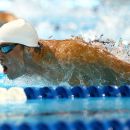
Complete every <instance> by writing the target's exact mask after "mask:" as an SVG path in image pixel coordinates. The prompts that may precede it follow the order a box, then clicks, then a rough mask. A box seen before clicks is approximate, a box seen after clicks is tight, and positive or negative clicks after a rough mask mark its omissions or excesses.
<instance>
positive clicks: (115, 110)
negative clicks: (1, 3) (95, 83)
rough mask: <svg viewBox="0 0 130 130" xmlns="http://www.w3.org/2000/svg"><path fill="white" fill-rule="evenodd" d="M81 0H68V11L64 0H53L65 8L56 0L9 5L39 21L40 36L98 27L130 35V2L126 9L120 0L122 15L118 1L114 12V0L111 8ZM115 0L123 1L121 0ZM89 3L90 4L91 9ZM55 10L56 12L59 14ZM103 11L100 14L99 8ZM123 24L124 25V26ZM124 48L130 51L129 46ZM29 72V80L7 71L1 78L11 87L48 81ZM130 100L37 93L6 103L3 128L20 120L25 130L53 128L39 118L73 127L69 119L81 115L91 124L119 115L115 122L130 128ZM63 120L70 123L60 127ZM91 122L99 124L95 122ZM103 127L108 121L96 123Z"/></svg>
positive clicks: (0, 108) (0, 110) (0, 117)
mask: <svg viewBox="0 0 130 130" xmlns="http://www.w3.org/2000/svg"><path fill="white" fill-rule="evenodd" d="M81 1H82V2H81V3H80V5H78V4H77V3H78V2H79V1H78V0H77V3H73V1H72V0H70V1H69V0H67V2H65V8H64V10H63V12H60V11H61V10H62V7H63V5H62V2H59V1H58V0H55V1H53V4H58V5H59V6H60V7H61V8H60V9H61V10H60V9H59V8H57V7H55V8H54V7H52V6H50V3H51V2H50V1H47V0H45V1H44V2H45V4H41V5H42V6H40V8H38V7H39V5H40V4H39V3H40V2H41V3H42V1H40V2H39V3H37V1H30V2H32V4H30V3H29V4H28V3H26V1H23V0H21V1H18V0H15V5H16V7H18V8H19V9H23V7H25V3H26V7H25V11H23V10H19V12H18V13H19V14H18V13H17V11H16V10H13V9H12V8H11V9H9V11H11V12H13V13H14V14H15V15H16V16H20V17H23V18H26V19H27V20H29V21H31V22H32V24H33V25H35V27H36V29H37V31H38V33H39V36H40V37H43V38H46V39H51V38H57V39H64V38H68V37H71V35H78V34H83V35H85V37H86V36H87V35H88V32H89V31H92V33H94V31H95V30H96V31H97V32H98V31H99V32H101V33H104V32H105V33H104V34H105V35H107V36H108V37H110V38H114V39H116V40H117V39H118V40H119V38H120V37H123V38H126V40H129V37H128V35H127V34H129V19H128V17H129V11H128V10H129V6H126V8H125V9H124V6H122V7H121V4H120V5H119V7H120V12H119V13H118V15H117V7H118V6H114V8H112V10H111V12H112V13H114V15H111V12H110V13H109V11H110V9H111V6H112V5H111V4H112V2H110V6H107V4H106V3H105V5H106V8H105V9H104V8H102V6H103V5H102V2H101V0H92V2H91V5H89V4H86V3H85V4H84V2H83V1H84V0H81ZM36 3H37V4H36ZM115 3H116V4H117V3H118V2H115ZM115 3H114V4H115ZM35 4H36V7H37V8H36V9H37V11H36V10H35V13H34V11H33V9H34V8H33V7H34V6H33V5H35ZM125 5H127V2H126V3H125ZM128 5H129V4H128ZM13 6H14V5H13ZM85 6H87V10H86V7H85ZM29 7H30V9H31V11H30V12H28V11H27V10H28V8H29ZM48 7H50V10H47V11H46V9H48ZM56 8H57V9H56ZM39 9H43V10H42V11H44V14H41V12H40V11H39ZM54 10H55V11H54ZM59 10H60V11H59ZM124 10H125V12H127V13H124ZM45 12H47V13H45ZM52 12H54V13H53V16H52ZM68 12H72V14H73V15H72V14H71V13H69V15H68ZM82 12H85V13H86V16H87V17H86V16H84V15H83V13H82ZM97 12H98V15H97V14H96V13H97ZM95 14H96V15H95ZM115 14H116V15H115ZM41 17H42V18H41ZM108 19H111V20H108ZM82 20H84V21H82ZM120 20H121V22H120ZM41 21H42V22H41ZM110 21H111V23H110ZM109 23H110V24H109ZM117 25H118V26H117ZM124 25H125V26H124ZM101 27H102V28H101ZM42 28H44V29H42ZM118 29H120V32H119V30H118ZM106 30H107V34H106ZM112 32H113V33H112ZM85 33H86V34H85ZM125 34H126V35H125ZM123 51H124V53H125V49H124V50H123ZM119 56H120V55H119ZM123 56H124V55H123V54H122V56H120V57H123ZM25 78H26V77H25ZM25 78H24V80H21V78H20V79H17V80H15V81H10V80H8V79H7V77H6V75H3V74H0V79H1V80H0V85H1V87H6V88H10V87H12V86H19V87H24V88H27V87H30V86H33V87H37V88H39V87H41V85H42V83H40V82H39V81H38V80H37V82H35V83H34V82H33V80H30V79H29V80H25ZM32 82H33V83H32ZM42 86H44V85H42ZM67 87H68V86H67ZM69 87H70V86H69ZM129 102H130V98H129V97H120V96H117V97H88V98H79V99H77V98H69V99H61V98H60V99H59V98H53V99H35V100H28V101H27V102H25V103H7V104H1V103H0V127H1V126H2V127H1V128H0V129H3V130H9V129H15V126H16V127H18V126H20V125H21V124H22V125H21V126H20V128H19V129H21V130H26V129H27V130H29V129H33V130H34V129H38V130H41V129H43V128H44V129H45V130H48V129H47V127H45V125H42V127H37V128H36V127H35V126H36V124H37V123H39V122H42V123H43V122H44V123H45V124H47V126H50V127H52V129H53V130H54V129H57V130H61V129H63V128H64V129H66V130H68V129H69V128H66V125H72V124H73V123H72V122H74V121H76V120H78V121H79V120H80V121H82V123H87V126H89V125H90V124H91V123H92V122H93V121H97V120H98V121H100V123H101V122H104V121H106V122H107V123H106V124H109V123H108V122H109V121H113V119H115V120H116V121H117V122H116V123H115V125H116V126H120V125H122V126H123V124H125V123H126V122H128V123H127V124H128V125H127V126H129V128H127V129H130V125H129V124H130V123H129V119H130V105H129ZM59 121H60V122H61V121H63V122H65V124H64V123H63V122H62V125H61V124H60V123H59V124H60V126H61V127H58V128H57V127H55V125H54V124H56V123H58V122H59ZM25 122H26V123H25ZM89 122H90V124H89ZM113 122H114V121H113ZM67 123H70V124H67ZM71 123H72V124H71ZM7 124H9V125H7ZM77 124H78V123H77ZM97 124H98V123H97ZM98 125H99V124H98ZM90 126H94V125H93V123H92V125H90ZM99 126H100V125H99ZM125 126H126V125H125ZM29 127H30V128H29ZM101 128H102V127H98V128H97V127H96V129H97V130H98V129H101ZM108 128H109V127H108V126H106V128H104V129H108ZM111 128H112V127H111ZM114 128H115V127H113V129H114ZM70 129H73V130H81V129H83V127H81V124H80V127H78V128H70ZM84 129H85V128H84ZM86 129H87V128H86ZM90 129H91V130H92V129H93V130H94V128H92V127H90ZM115 129H123V127H121V126H120V127H118V128H115Z"/></svg>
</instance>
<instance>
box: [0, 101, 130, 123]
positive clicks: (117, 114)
mask: <svg viewBox="0 0 130 130" xmlns="http://www.w3.org/2000/svg"><path fill="white" fill-rule="evenodd" d="M129 102H130V99H129V98H86V99H73V100H71V99H55V100H50V99H46V100H31V101H27V102H26V103H21V104H20V103H19V104H17V103H16V104H3V105H2V104H1V105H0V108H1V109H0V123H3V122H8V123H10V122H15V123H16V124H18V123H22V122H29V123H32V122H38V121H43V122H46V123H54V122H56V121H59V120H63V121H70V122H71V121H74V120H85V121H90V120H93V119H101V120H104V119H113V118H114V119H119V120H121V121H123V120H127V119H129V117H130V105H129ZM50 121H51V122H50Z"/></svg>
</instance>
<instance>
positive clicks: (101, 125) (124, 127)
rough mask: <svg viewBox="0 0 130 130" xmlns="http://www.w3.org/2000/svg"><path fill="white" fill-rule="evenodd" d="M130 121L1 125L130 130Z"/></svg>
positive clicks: (17, 129) (27, 129) (0, 127)
mask: <svg viewBox="0 0 130 130" xmlns="http://www.w3.org/2000/svg"><path fill="white" fill-rule="evenodd" d="M129 129H130V121H129V120H126V121H123V122H122V121H119V120H116V119H111V120H104V121H101V120H97V119H93V120H91V121H83V120H77V121H73V122H66V121H57V122H55V123H45V122H37V123H21V124H19V125H18V124H16V125H14V124H7V123H3V124H0V130H129Z"/></svg>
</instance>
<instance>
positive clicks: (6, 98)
mask: <svg viewBox="0 0 130 130" xmlns="http://www.w3.org/2000/svg"><path fill="white" fill-rule="evenodd" d="M26 100H27V97H26V94H25V92H24V90H23V88H21V87H12V88H10V89H7V88H0V104H3V103H16V102H17V103H21V102H25V101H26Z"/></svg>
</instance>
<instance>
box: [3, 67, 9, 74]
mask: <svg viewBox="0 0 130 130" xmlns="http://www.w3.org/2000/svg"><path fill="white" fill-rule="evenodd" d="M7 70H8V68H7V66H5V65H3V72H4V74H7Z"/></svg>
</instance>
